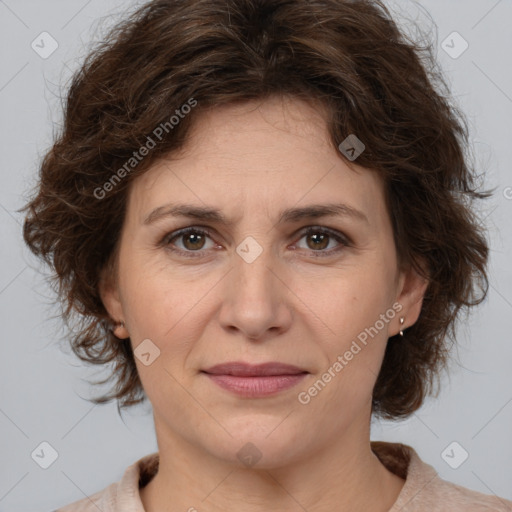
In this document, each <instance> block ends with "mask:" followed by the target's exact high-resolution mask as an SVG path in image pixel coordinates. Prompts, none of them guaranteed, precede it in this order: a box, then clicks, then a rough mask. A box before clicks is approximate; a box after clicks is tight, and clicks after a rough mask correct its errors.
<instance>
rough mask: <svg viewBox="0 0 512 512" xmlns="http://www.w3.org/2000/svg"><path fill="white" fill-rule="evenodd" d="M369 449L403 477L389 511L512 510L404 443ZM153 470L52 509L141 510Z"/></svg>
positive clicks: (129, 472)
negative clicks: (448, 475) (446, 474)
mask: <svg viewBox="0 0 512 512" xmlns="http://www.w3.org/2000/svg"><path fill="white" fill-rule="evenodd" d="M371 448H372V451H373V452H374V453H375V455H377V456H378V457H379V459H380V460H381V462H382V463H383V464H384V465H385V466H386V467H387V468H388V469H389V470H390V471H391V472H393V473H395V474H397V475H399V476H400V477H402V478H404V479H405V485H404V486H403V488H402V490H401V492H400V494H399V495H398V498H397V500H396V501H395V503H394V505H393V506H392V507H391V509H390V510H389V512H447V511H449V512H491V511H492V512H512V501H509V500H506V499H504V498H499V497H497V496H493V495H488V494H482V493H480V492H477V491H473V490H470V489H467V488H465V487H461V486H459V485H456V484H453V483H451V482H447V481H446V480H442V479H441V478H440V477H439V475H438V474H437V472H436V470H435V469H434V468H433V467H432V466H430V465H429V464H426V463H425V462H423V461H422V460H421V459H420V458H419V456H418V454H417V453H416V451H415V450H414V449H413V448H412V447H410V446H408V445H404V444H401V443H387V442H383V441H372V442H371ZM157 471H158V452H156V453H152V454H150V455H146V456H145V457H143V458H141V459H139V460H138V461H137V462H135V463H134V464H132V465H131V466H129V467H128V468H127V469H126V471H125V473H124V475H123V477H122V478H121V480H120V481H119V482H117V483H114V484H111V485H110V486H108V487H107V488H105V489H104V490H103V491H100V492H98V493H96V494H94V495H92V496H90V497H89V498H84V499H82V500H79V501H76V502H74V503H71V504H70V505H67V506H65V507H63V508H59V509H58V510H56V511H55V512H98V511H99V510H101V512H145V511H144V508H143V506H142V502H141V500H140V494H139V486H140V487H143V486H144V485H146V484H147V483H148V482H149V481H150V480H151V478H152V477H153V476H154V475H155V474H156V472H157Z"/></svg>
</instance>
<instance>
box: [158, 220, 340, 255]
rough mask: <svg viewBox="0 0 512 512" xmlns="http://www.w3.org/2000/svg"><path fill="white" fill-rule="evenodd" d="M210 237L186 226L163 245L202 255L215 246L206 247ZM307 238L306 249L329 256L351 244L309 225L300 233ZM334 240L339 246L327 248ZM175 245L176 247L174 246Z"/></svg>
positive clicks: (335, 235)
mask: <svg viewBox="0 0 512 512" xmlns="http://www.w3.org/2000/svg"><path fill="white" fill-rule="evenodd" d="M207 238H209V239H210V240H211V241H212V242H213V240H212V238H211V233H210V232H209V231H207V230H204V229H199V228H194V227H190V228H185V229H182V230H180V231H177V232H175V233H171V235H168V236H166V237H165V238H164V240H163V242H162V243H163V245H165V246H166V247H167V248H169V249H170V250H172V251H177V252H181V253H185V254H187V256H190V257H195V256H200V255H201V251H202V250H207V249H211V248H213V246H214V245H215V244H213V246H210V247H209V248H208V247H205V243H206V239H207ZM303 238H305V239H306V240H309V241H308V242H306V244H307V246H308V247H306V250H308V249H309V250H310V251H311V252H312V253H318V254H315V256H328V255H330V254H332V253H334V252H337V251H339V250H341V249H343V248H344V247H346V246H348V245H349V241H348V240H347V238H346V237H345V236H343V235H342V234H341V233H338V232H336V231H331V230H330V229H327V228H314V227H309V228H307V229H306V230H305V231H303V232H302V233H301V234H300V238H299V240H301V239H303ZM180 239H181V241H182V247H179V246H178V247H176V244H175V243H174V241H175V240H180ZM332 240H334V241H336V242H337V243H338V247H335V248H334V249H333V248H331V249H330V250H325V249H327V248H328V246H329V243H330V242H331V241H332ZM173 246H174V247H173ZM191 253H199V254H197V255H195V254H194V255H193V254H191Z"/></svg>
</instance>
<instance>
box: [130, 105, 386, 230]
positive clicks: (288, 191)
mask: <svg viewBox="0 0 512 512" xmlns="http://www.w3.org/2000/svg"><path fill="white" fill-rule="evenodd" d="M177 199H179V200H181V201H183V202H187V203H195V204H197V205H203V206H204V205H208V206H214V207H216V208H218V209H222V210H224V211H225V212H226V215H229V213H230V212H231V213H232V214H233V216H235V215H236V213H237V212H238V213H239V214H240V215H242V214H243V210H246V209H249V210H250V213H252V214H253V215H254V214H255V212H261V211H265V212H266V213H267V215H268V214H271V215H273V214H274V213H277V211H278V210H279V211H280V210H281V209H283V208H284V207H290V206H293V205H297V204H308V203H315V204H320V203H322V202H324V203H334V202H340V201H342V202H344V203H346V204H349V205H351V206H353V207H356V208H358V209H363V210H364V211H365V212H367V213H368V214H370V215H371V214H372V213H373V215H374V216H378V215H382V214H383V207H384V198H383V183H382V182H381V179H380V177H379V176H378V174H377V173H376V172H374V171H371V170H368V169H364V168H362V167H359V166H357V164H355V163H354V162H352V163H350V162H347V161H346V160H344V159H343V158H342V157H341V155H340V153H339V151H338V150H337V149H336V148H334V147H333V145H332V143H331V141H330V137H329V133H328V129H327V125H326V122H325V118H324V112H323V111H322V108H321V107H320V106H318V108H317V107H316V105H312V104H309V103H306V102H304V101H301V100H298V99H295V98H271V99H267V100H264V101H262V100H259V101H251V102H247V103H242V104H235V105H225V106H222V107H216V108H213V109H211V110H210V111H207V112H203V113H201V115H200V116H199V117H198V118H197V119H196V120H195V123H194V124H193V126H192V128H191V131H190V133H189V139H188V142H187V144H186V145H185V146H184V148H183V149H182V150H180V151H179V152H176V153H174V154H172V155H169V157H168V158H166V159H162V160H161V161H159V162H157V163H155V164H154V165H153V166H152V167H151V168H150V169H149V170H148V171H147V172H146V173H145V174H143V175H142V176H139V177H138V178H137V179H136V180H135V181H134V182H133V183H132V188H131V190H130V199H129V212H131V213H134V214H135V213H136V215H137V217H138V219H139V221H140V220H141V216H143V215H144V214H145V213H147V212H148V210H150V209H154V208H156V207H158V206H160V205H164V204H166V203H169V202H176V200H177ZM274 210H275V212H274ZM272 212H273V213H272Z"/></svg>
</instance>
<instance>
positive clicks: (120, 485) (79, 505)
mask: <svg viewBox="0 0 512 512" xmlns="http://www.w3.org/2000/svg"><path fill="white" fill-rule="evenodd" d="M158 462H159V457H158V452H156V453H152V454H149V455H146V456H144V457H142V458H141V459H139V460H138V461H136V462H134V463H133V464H132V465H131V466H129V467H128V468H126V470H125V472H124V474H123V477H122V478H121V480H120V481H118V482H115V483H113V484H110V485H109V486H108V487H106V488H105V489H103V490H102V491H99V492H97V493H95V494H93V495H92V496H87V497H85V498H83V499H80V500H78V501H74V502H73V503H70V504H68V505H65V506H63V507H61V508H59V509H57V510H55V511H54V512H98V510H101V512H121V511H122V512H139V511H142V510H143V508H142V502H141V501H140V493H139V487H140V486H141V485H145V484H146V483H147V482H148V481H149V480H151V478H152V477H153V476H154V475H155V474H156V472H157V471H158Z"/></svg>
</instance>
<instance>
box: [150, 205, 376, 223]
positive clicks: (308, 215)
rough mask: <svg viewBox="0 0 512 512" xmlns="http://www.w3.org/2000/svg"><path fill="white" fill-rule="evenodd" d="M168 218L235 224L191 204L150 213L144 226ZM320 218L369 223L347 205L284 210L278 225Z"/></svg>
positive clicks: (213, 210)
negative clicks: (340, 218)
mask: <svg viewBox="0 0 512 512" xmlns="http://www.w3.org/2000/svg"><path fill="white" fill-rule="evenodd" d="M166 217H188V218H192V219H196V220H202V221H205V220H208V221H211V222H216V223H218V224H220V225H223V226H226V227H229V226H232V225H233V224H234V223H233V221H229V220H228V219H227V218H226V217H225V216H224V215H223V214H222V213H221V212H220V210H218V209H216V208H209V207H204V206H196V205H191V204H168V205H164V206H159V207H158V208H155V209H154V210H152V211H151V213H149V215H148V216H147V217H146V218H145V219H144V221H143V224H144V225H147V224H151V223H153V222H156V221H157V220H160V219H162V218H166ZM320 217H350V218H353V219H354V220H359V221H363V222H366V223H368V218H367V217H366V215H365V214H364V213H363V212H361V211H359V210H356V209H355V208H353V207H352V206H349V205H347V204H332V203H330V204H312V205H309V206H304V207H299V208H288V209H286V210H283V211H282V212H281V214H280V216H279V220H278V224H283V223H294V222H299V221H301V220H304V219H317V218H320Z"/></svg>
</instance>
